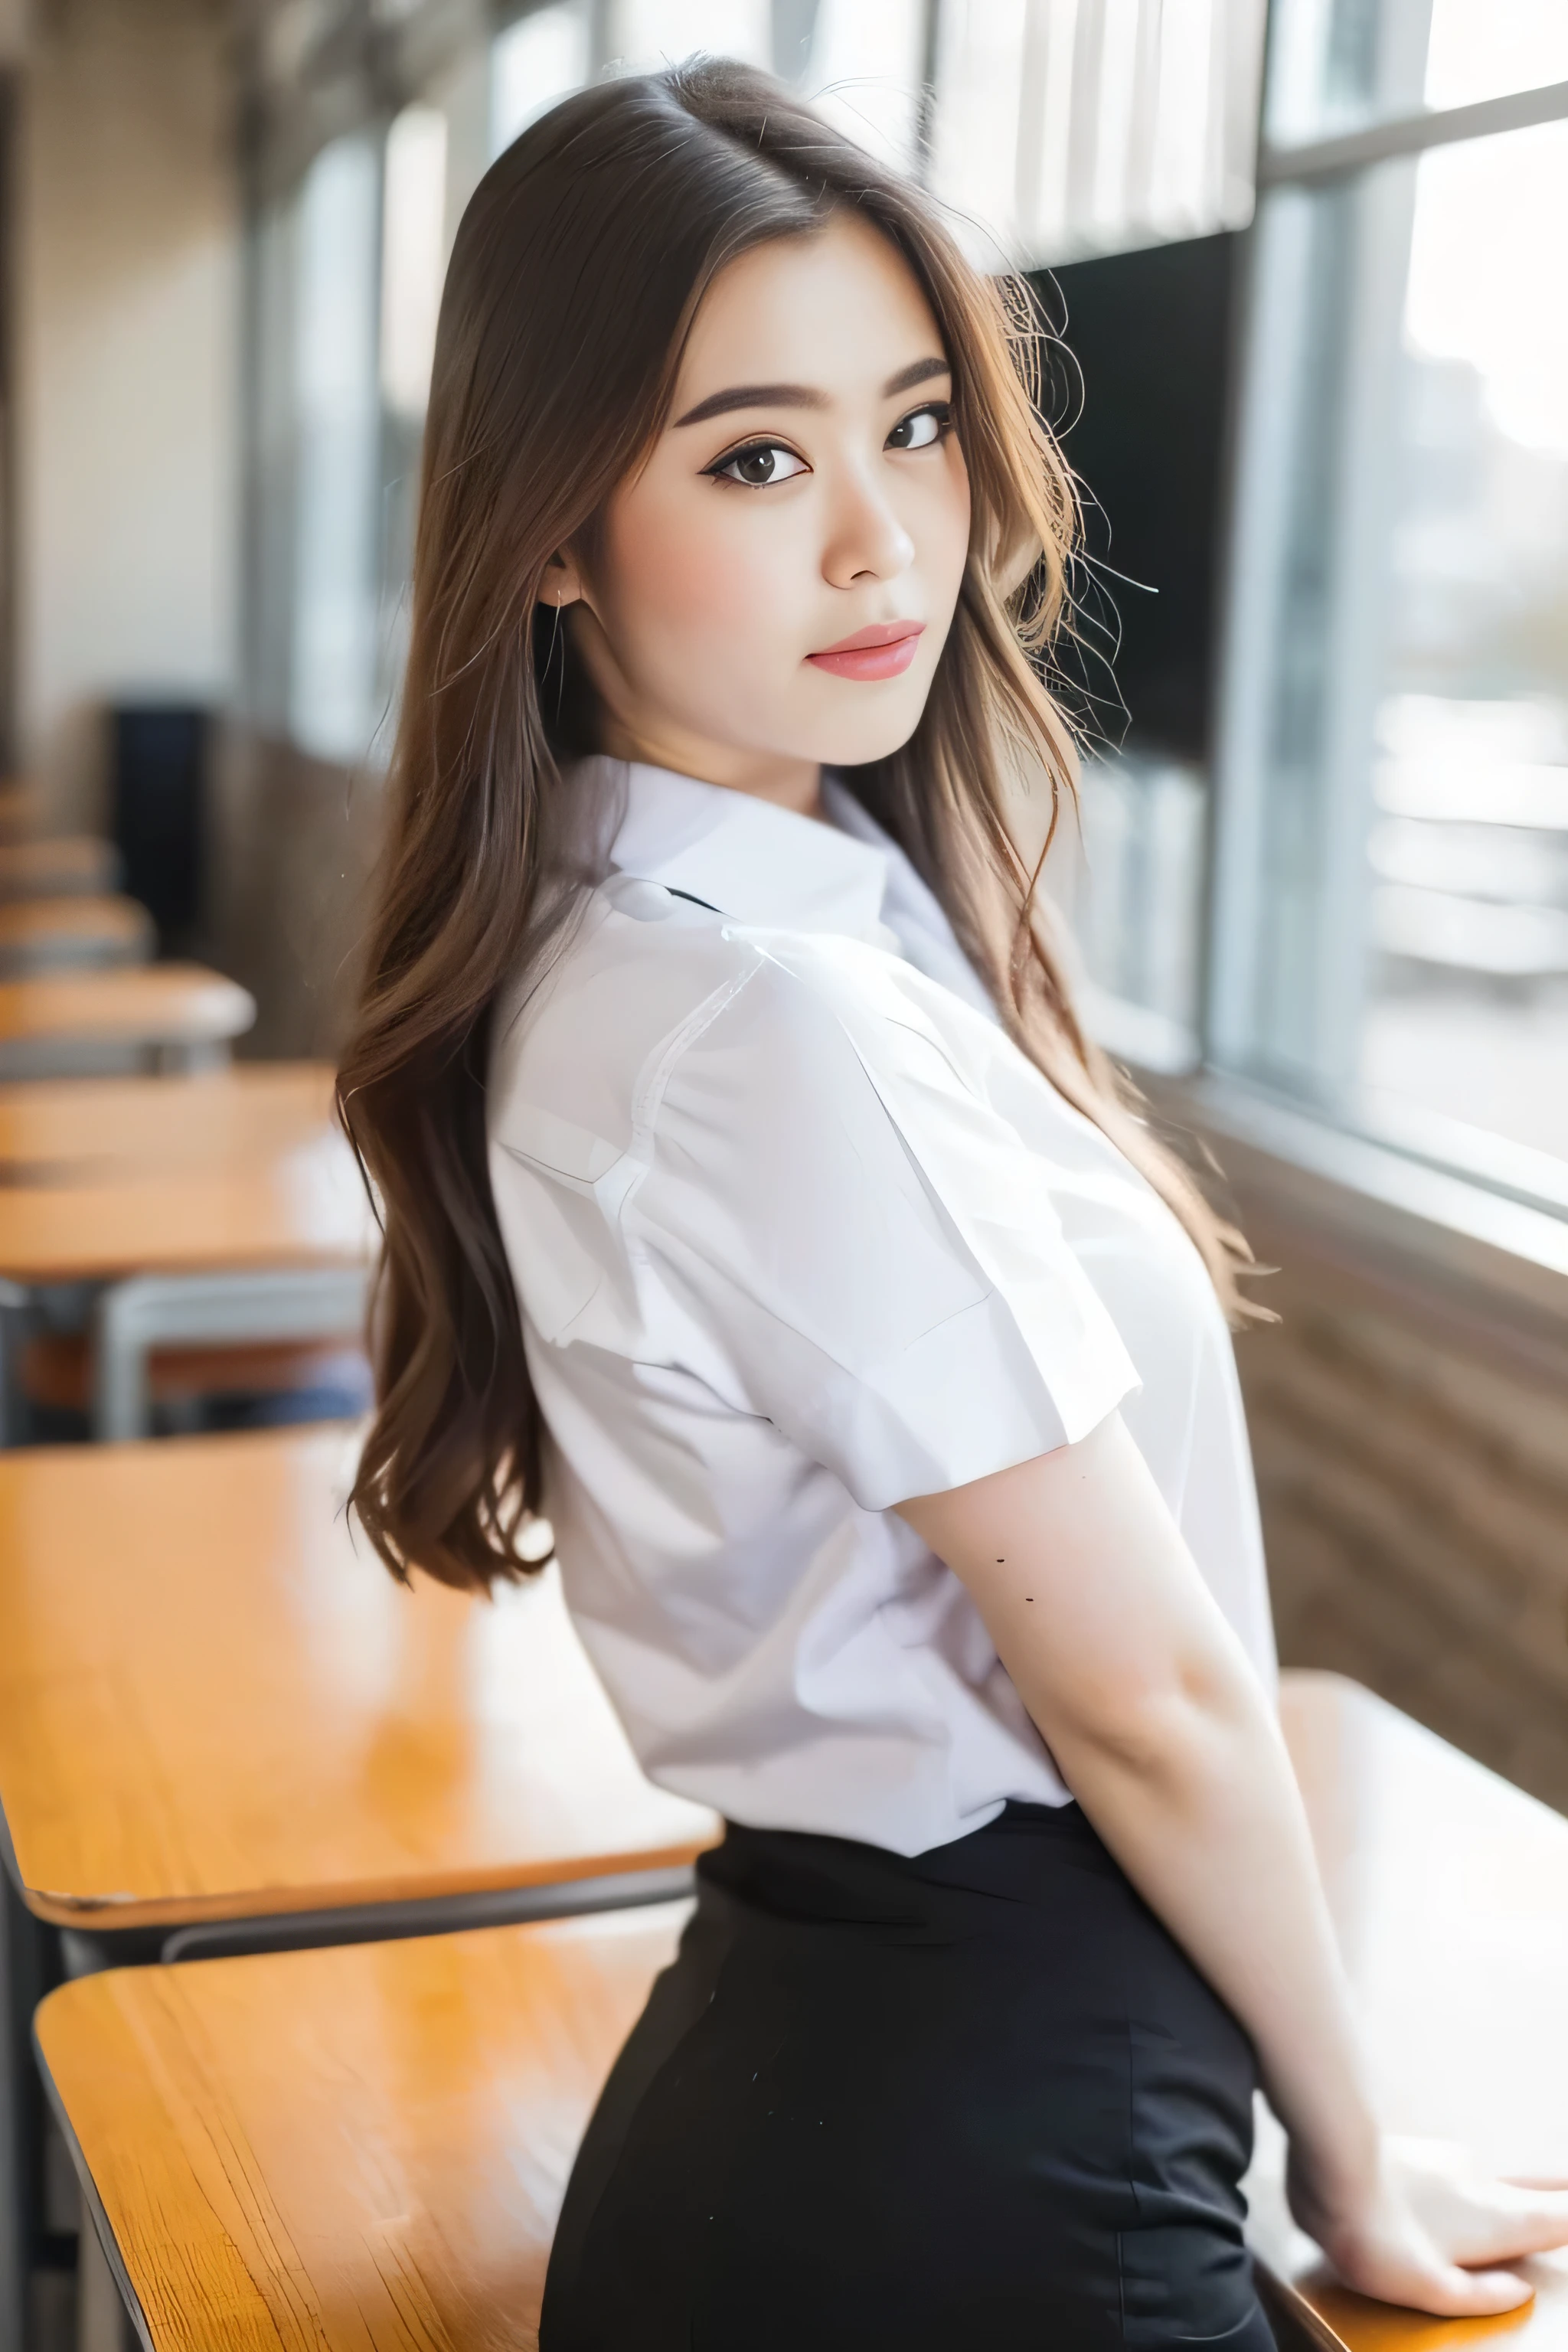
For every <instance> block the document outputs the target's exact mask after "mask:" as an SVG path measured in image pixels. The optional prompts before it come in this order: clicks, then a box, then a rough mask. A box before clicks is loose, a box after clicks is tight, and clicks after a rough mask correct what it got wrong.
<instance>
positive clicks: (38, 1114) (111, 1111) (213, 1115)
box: [0, 1062, 335, 1184]
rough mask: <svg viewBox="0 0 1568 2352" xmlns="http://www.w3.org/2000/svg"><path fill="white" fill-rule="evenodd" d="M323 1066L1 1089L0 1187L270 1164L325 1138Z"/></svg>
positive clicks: (252, 1067) (327, 1071) (240, 1068)
mask: <svg viewBox="0 0 1568 2352" xmlns="http://www.w3.org/2000/svg"><path fill="white" fill-rule="evenodd" d="M334 1132H335V1130H334V1127H333V1120H332V1071H331V1065H330V1064H329V1063H326V1062H242V1063H237V1064H236V1065H235V1066H234V1067H232V1068H231V1069H226V1070H210V1071H206V1072H204V1073H203V1074H202V1075H201V1076H197V1077H191V1078H180V1077H170V1078H152V1077H133V1078H65V1079H60V1080H58V1081H50V1080H48V1079H46V1078H35V1079H32V1080H28V1081H26V1082H24V1083H23V1084H20V1085H16V1086H9V1087H0V1183H12V1184H15V1183H17V1182H19V1181H30V1182H34V1183H57V1184H58V1183H77V1184H79V1183H89V1182H91V1181H95V1179H96V1180H99V1181H101V1180H102V1179H104V1178H107V1177H110V1176H112V1177H113V1178H114V1180H115V1181H120V1182H124V1181H130V1180H131V1179H132V1178H133V1177H137V1176H140V1177H142V1178H144V1179H147V1180H159V1179H161V1178H162V1177H163V1175H164V1173H165V1171H168V1170H169V1169H175V1168H177V1169H183V1170H184V1171H187V1172H189V1171H195V1170H198V1169H206V1168H209V1167H212V1166H217V1165H222V1164H224V1163H226V1162H227V1163H237V1164H241V1165H243V1164H244V1163H247V1162H251V1163H254V1162H255V1161H256V1160H258V1159H268V1160H276V1159H279V1158H281V1157H283V1156H285V1155H286V1154H287V1153H288V1152H289V1151H291V1150H296V1149H298V1147H299V1146H300V1144H303V1143H309V1142H312V1141H315V1140H316V1139H319V1138H329V1137H331V1136H333V1134H334Z"/></svg>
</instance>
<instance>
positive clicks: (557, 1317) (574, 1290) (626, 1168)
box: [490, 1103, 637, 1345]
mask: <svg viewBox="0 0 1568 2352" xmlns="http://www.w3.org/2000/svg"><path fill="white" fill-rule="evenodd" d="M636 1177H637V1162H636V1161H634V1160H632V1158H631V1156H630V1154H629V1153H627V1152H624V1151H619V1150H616V1147H615V1145H614V1144H611V1143H607V1142H605V1139H604V1138H603V1137H602V1136H598V1135H595V1134H593V1133H592V1132H591V1130H590V1129H587V1128H582V1127H577V1126H574V1124H573V1122H572V1121H571V1120H570V1119H564V1118H557V1117H556V1115H555V1114H554V1113H553V1112H552V1111H546V1110H542V1109H539V1108H536V1107H535V1106H533V1105H531V1104H526V1103H524V1104H515V1105H513V1106H512V1107H511V1108H510V1109H509V1110H508V1113H507V1117H506V1120H505V1124H504V1127H503V1129H501V1130H500V1132H498V1133H497V1134H496V1136H495V1137H494V1138H493V1139H492V1141H491V1145H490V1186H491V1191H492V1192H493V1193H494V1196H495V1204H496V1213H497V1215H498V1217H499V1219H500V1227H501V1234H502V1237H503V1239H504V1241H505V1243H506V1248H507V1255H508V1257H509V1258H510V1262H511V1269H512V1276H513V1279H514V1281H515V1282H516V1285H517V1293H518V1299H519V1303H520V1305H521V1307H522V1309H523V1312H524V1313H525V1314H526V1315H527V1317H528V1318H529V1320H530V1321H531V1323H532V1325H533V1327H534V1328H535V1329H536V1330H537V1331H538V1332H539V1334H540V1336H541V1337H542V1339H548V1340H551V1341H552V1342H554V1343H556V1344H557V1345H560V1344H564V1343H565V1341H566V1340H568V1339H590V1338H593V1339H600V1340H601V1341H602V1342H603V1341H610V1340H611V1338H612V1335H611V1331H610V1330H609V1329H608V1328H604V1329H601V1328H598V1327H600V1326H601V1325H604V1324H605V1322H606V1318H607V1320H608V1322H609V1323H610V1324H613V1325H614V1326H615V1327H616V1329H617V1330H622V1329H624V1328H625V1325H626V1320H627V1318H629V1317H635V1299H634V1297H633V1294H632V1289H631V1283H630V1277H629V1269H628V1268H627V1266H626V1258H625V1255H624V1252H623V1251H622V1250H621V1248H620V1245H619V1239H618V1219H619V1213H620V1208H621V1204H622V1202H624V1200H625V1198H626V1193H627V1192H628V1191H629V1190H630V1188H631V1185H632V1184H633V1182H634V1181H636Z"/></svg>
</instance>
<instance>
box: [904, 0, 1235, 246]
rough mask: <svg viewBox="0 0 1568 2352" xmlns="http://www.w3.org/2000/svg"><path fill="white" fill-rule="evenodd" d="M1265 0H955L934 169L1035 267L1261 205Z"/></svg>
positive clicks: (1189, 230)
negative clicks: (1256, 180)
mask: <svg viewBox="0 0 1568 2352" xmlns="http://www.w3.org/2000/svg"><path fill="white" fill-rule="evenodd" d="M1264 21H1265V10H1264V6H1263V0H944V5H943V6H942V11H941V19H940V24H941V38H940V40H939V42H938V46H937V72H936V119H935V125H934V131H935V137H934V145H933V152H932V183H933V185H934V186H935V188H936V191H937V193H938V194H939V195H941V196H942V197H943V198H944V199H945V200H946V201H947V202H948V203H949V204H951V205H953V206H954V207H955V208H956V209H957V210H958V211H959V213H960V214H962V215H964V216H965V218H966V219H972V220H973V222H975V223H976V224H978V225H979V227H980V229H981V231H982V232H983V235H982V236H981V237H980V238H977V239H976V240H974V249H975V250H976V252H977V253H978V254H980V255H981V257H985V256H986V250H987V247H986V243H985V240H986V239H987V238H989V239H994V240H995V242H996V244H998V245H999V246H1000V247H1001V249H1002V250H1003V252H1004V253H1005V254H1006V255H1007V256H1008V257H1018V256H1022V257H1025V259H1026V261H1027V263H1028V264H1029V266H1031V267H1035V266H1037V265H1039V264H1041V263H1044V262H1058V261H1068V260H1071V259H1073V258H1075V257H1079V256H1082V255H1085V254H1090V253H1116V252H1121V251H1125V250H1127V249H1128V248H1130V247H1134V246H1139V245H1146V244H1149V243H1151V242H1152V241H1153V240H1156V239H1159V238H1163V237H1185V236H1204V235H1205V234H1207V233H1208V232H1210V231H1212V230H1215V229H1219V228H1229V227H1236V226H1239V225H1240V224H1242V223H1244V222H1246V221H1247V220H1248V219H1250V217H1251V215H1252V201H1253V173H1254V165H1255V162H1256V152H1257V143H1258V79H1259V75H1260V72H1261V69H1262V48H1263V28H1264Z"/></svg>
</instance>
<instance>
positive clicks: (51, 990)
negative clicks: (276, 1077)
mask: <svg viewBox="0 0 1568 2352" xmlns="http://www.w3.org/2000/svg"><path fill="white" fill-rule="evenodd" d="M0 854H3V853H0ZM255 1018H256V1004H255V1000H254V999H253V998H252V997H251V996H249V995H248V994H247V992H246V991H245V990H244V989H243V988H240V987H238V986H237V984H236V982H234V981H232V980H225V979H224V978H223V976H222V974H221V973H219V972H216V971H207V970H205V967H204V966H203V965H201V964H185V963H158V964H145V965H142V967H140V968H139V969H136V970H132V971H99V972H59V973H53V974H48V975H44V976H39V977H37V978H35V979H32V980H7V981H0V1046H5V1045H17V1046H19V1045H34V1046H39V1045H46V1044H47V1045H85V1044H91V1045H125V1046H148V1047H152V1046H158V1045H179V1046H193V1045H211V1046H219V1047H221V1046H224V1045H227V1044H228V1043H229V1041H230V1040H231V1039H232V1038H235V1037H237V1036H239V1035H240V1034H241V1033H242V1032H243V1031H245V1030H247V1029H248V1028H249V1027H250V1024H251V1023H252V1022H253V1021H254V1020H255Z"/></svg>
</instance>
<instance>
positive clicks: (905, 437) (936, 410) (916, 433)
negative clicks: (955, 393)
mask: <svg viewBox="0 0 1568 2352" xmlns="http://www.w3.org/2000/svg"><path fill="white" fill-rule="evenodd" d="M951 424H952V404H951V402H949V401H945V400H928V401H927V403H926V404H925V406H924V407H923V408H911V409H910V413H909V415H907V416H900V419H899V421H898V423H897V424H896V425H894V427H893V429H892V431H891V432H890V433H889V436H888V440H887V446H888V447H889V449H929V448H931V446H933V444H934V443H936V442H938V441H940V440H941V439H942V435H943V434H944V433H945V432H946V431H947V429H948V427H949V425H951Z"/></svg>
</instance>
